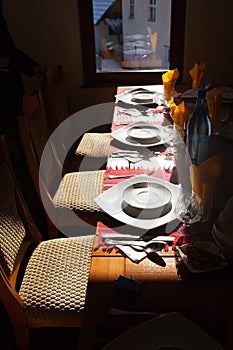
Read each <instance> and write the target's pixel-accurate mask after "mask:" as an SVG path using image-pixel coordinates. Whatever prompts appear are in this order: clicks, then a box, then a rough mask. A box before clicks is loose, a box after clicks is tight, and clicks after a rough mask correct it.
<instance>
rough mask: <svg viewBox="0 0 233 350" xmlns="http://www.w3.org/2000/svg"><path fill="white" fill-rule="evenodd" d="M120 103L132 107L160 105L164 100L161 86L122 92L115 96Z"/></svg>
mask: <svg viewBox="0 0 233 350" xmlns="http://www.w3.org/2000/svg"><path fill="white" fill-rule="evenodd" d="M116 97H117V98H118V99H119V100H120V101H122V102H125V103H129V104H132V105H145V104H146V105H150V104H154V103H156V104H157V105H161V104H162V102H163V100H164V90H163V85H156V86H152V87H151V88H150V87H147V88H137V89H134V90H131V91H127V92H123V93H122V94H119V95H117V96H116Z"/></svg>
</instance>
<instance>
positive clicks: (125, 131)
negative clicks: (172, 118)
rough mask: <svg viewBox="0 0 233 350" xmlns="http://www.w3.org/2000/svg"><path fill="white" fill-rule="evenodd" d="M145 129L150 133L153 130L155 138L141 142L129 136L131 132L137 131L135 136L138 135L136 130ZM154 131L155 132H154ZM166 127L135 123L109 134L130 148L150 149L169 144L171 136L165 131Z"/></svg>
mask: <svg viewBox="0 0 233 350" xmlns="http://www.w3.org/2000/svg"><path fill="white" fill-rule="evenodd" d="M143 129H145V130H146V132H148V130H149V129H150V130H151V131H152V130H154V133H156V137H155V138H154V139H153V140H151V139H150V138H148V137H147V138H145V140H142V138H141V139H140V138H137V137H136V138H135V137H132V136H131V133H132V132H135V130H137V136H138V134H139V131H138V130H141V132H142V130H143ZM155 130H156V132H155ZM166 130H167V129H166V127H164V126H162V125H156V126H155V125H154V124H150V123H146V122H137V123H133V124H130V125H126V126H124V127H123V128H120V129H118V130H115V131H113V132H112V133H111V136H112V137H113V138H114V139H116V140H118V141H120V142H123V143H124V144H126V145H130V146H136V147H152V146H159V145H163V144H165V143H167V144H169V143H170V142H171V134H170V131H169V130H167V132H166Z"/></svg>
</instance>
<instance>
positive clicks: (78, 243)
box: [19, 235, 94, 327]
mask: <svg viewBox="0 0 233 350" xmlns="http://www.w3.org/2000/svg"><path fill="white" fill-rule="evenodd" d="M93 241H94V236H90V235H89V236H83V237H76V238H60V239H52V240H48V241H44V242H41V243H40V244H39V245H38V246H37V248H36V249H35V251H34V252H33V254H32V256H31V258H30V260H29V263H28V265H27V268H26V271H25V274H24V277H23V281H22V284H21V287H20V291H19V295H20V297H21V298H22V299H23V302H24V310H25V313H26V318H27V320H28V323H29V326H31V327H33V326H38V325H40V324H41V325H43V326H45V325H51V324H53V322H54V323H55V321H57V320H59V319H61V320H63V321H64V320H67V322H68V324H70V322H71V323H72V322H74V324H75V322H77V319H78V318H79V317H80V312H81V311H82V310H83V309H84V304H85V297H86V288H87V283H88V276H89V270H90V263H91V254H92V248H93ZM63 321H62V324H63V326H64V322H63ZM56 325H57V323H56Z"/></svg>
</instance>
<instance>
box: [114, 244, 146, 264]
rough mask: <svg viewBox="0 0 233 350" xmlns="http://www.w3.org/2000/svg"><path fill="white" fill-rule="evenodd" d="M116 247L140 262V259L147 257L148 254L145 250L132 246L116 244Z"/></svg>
mask: <svg viewBox="0 0 233 350" xmlns="http://www.w3.org/2000/svg"><path fill="white" fill-rule="evenodd" d="M116 247H117V248H118V249H119V250H120V251H121V252H122V253H124V254H125V255H126V256H127V257H128V258H129V259H130V260H131V261H133V262H134V263H139V262H140V261H142V260H143V259H145V257H146V256H147V254H146V253H145V252H144V251H142V252H139V251H137V250H135V249H133V248H132V247H130V246H126V245H120V244H119V245H116Z"/></svg>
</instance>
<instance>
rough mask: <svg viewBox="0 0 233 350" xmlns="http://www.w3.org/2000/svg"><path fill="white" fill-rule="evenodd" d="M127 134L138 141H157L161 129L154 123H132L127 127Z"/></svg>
mask: <svg viewBox="0 0 233 350" xmlns="http://www.w3.org/2000/svg"><path fill="white" fill-rule="evenodd" d="M127 134H128V136H129V137H130V138H132V139H134V140H136V141H139V142H140V143H146V144H147V143H157V142H159V141H160V140H161V136H160V135H161V129H159V128H157V127H156V126H155V125H151V124H147V125H139V126H137V125H136V126H135V125H132V126H131V127H129V129H128V131H127Z"/></svg>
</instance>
